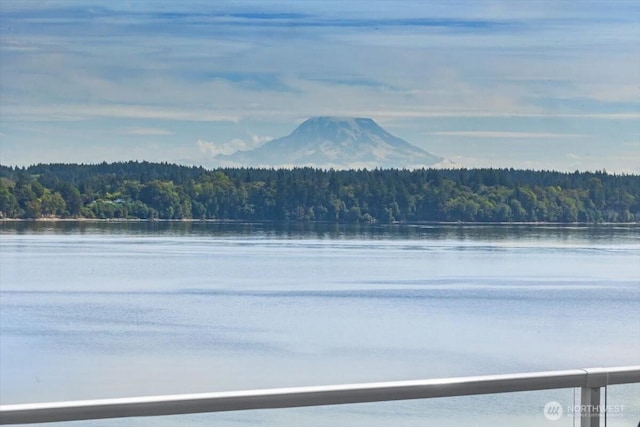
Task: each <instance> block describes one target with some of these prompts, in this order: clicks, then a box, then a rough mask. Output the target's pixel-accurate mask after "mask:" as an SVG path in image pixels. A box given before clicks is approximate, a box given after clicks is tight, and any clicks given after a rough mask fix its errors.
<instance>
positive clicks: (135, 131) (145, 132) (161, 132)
mask: <svg viewBox="0 0 640 427" xmlns="http://www.w3.org/2000/svg"><path fill="white" fill-rule="evenodd" d="M122 133H123V134H124V135H138V136H167V135H173V132H172V131H170V130H167V129H160V128H128V129H124V130H123V131H122Z"/></svg>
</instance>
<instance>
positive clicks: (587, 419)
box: [580, 387, 600, 427]
mask: <svg viewBox="0 0 640 427" xmlns="http://www.w3.org/2000/svg"><path fill="white" fill-rule="evenodd" d="M581 390H582V393H581V396H580V427H600V387H582V389H581Z"/></svg>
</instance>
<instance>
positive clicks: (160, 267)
mask: <svg viewBox="0 0 640 427" xmlns="http://www.w3.org/2000/svg"><path fill="white" fill-rule="evenodd" d="M0 233H1V234H0V239H1V240H0V296H1V299H0V309H1V311H0V314H1V317H0V398H1V401H2V403H19V402H35V401H52V400H68V399H88V398H102V397H122V396H136V395H148V394H175V393H183V392H184V393H187V392H206V391H218V390H241V389H252V388H272V387H283V386H298V385H320V384H335V383H352V382H370V381H386V380H403V379H420V378H437V377H449V376H464V375H477V374H492V373H510V372H525V371H541V370H555V369H574V368H580V367H592V366H618V365H634V364H635V365H637V364H640V228H638V227H573V228H571V227H543V226H536V227H533V226H493V227H491V226H483V227H476V226H474V227H471V226H389V227H341V226H322V225H307V226H295V225H293V226H282V225H280V226H275V225H259V224H216V223H186V224H185V223H97V224H96V223H94V224H90V223H82V224H75V223H57V224H46V223H38V224H21V223H4V224H0ZM573 392H574V391H573V390H557V391H544V392H530V393H513V394H504V395H489V396H477V397H461V398H452V399H431V400H423V401H411V402H393V403H383V404H362V405H345V406H336V407H323V408H306V409H292V410H271V411H253V412H237V413H228V414H206V415H197V416H181V417H162V418H155V419H127V420H124V421H123V420H114V421H104V422H96V423H92V425H145V426H147V425H217V426H218V425H219V426H249V425H269V426H298V425H305V426H307V425H308V426H326V425H330V424H332V425H336V426H340V425H342V426H388V425H402V426H459V425H478V426H494V425H504V426H513V425H532V426H533V425H543V426H544V425H549V426H571V425H572V423H573V420H572V419H571V418H570V417H568V416H566V417H563V418H562V419H561V420H559V421H555V422H551V421H547V420H546V419H545V418H544V416H543V415H542V407H543V406H544V404H545V403H546V402H548V401H550V400H557V401H559V402H561V403H562V404H563V405H570V404H571V403H572V400H573ZM608 399H609V403H616V404H624V405H625V409H624V414H623V415H621V416H617V417H613V418H610V419H609V420H608V425H612V426H615V425H621V426H623V425H628V426H635V425H637V423H638V420H639V419H640V388H639V387H637V386H616V387H611V388H610V389H609V394H608ZM71 425H78V423H74V424H71Z"/></svg>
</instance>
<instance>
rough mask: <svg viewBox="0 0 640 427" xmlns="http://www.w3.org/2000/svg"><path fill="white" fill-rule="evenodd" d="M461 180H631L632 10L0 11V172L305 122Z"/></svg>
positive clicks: (254, 134)
mask: <svg viewBox="0 0 640 427" xmlns="http://www.w3.org/2000/svg"><path fill="white" fill-rule="evenodd" d="M323 115H330V116H357V117H370V118H373V119H374V120H376V121H377V122H378V123H379V124H380V125H381V126H383V127H384V128H385V129H386V130H388V131H389V132H391V133H393V134H394V135H396V136H399V137H401V138H403V139H405V140H407V141H409V142H410V143H412V144H414V145H417V146H419V147H421V148H423V149H425V150H427V151H430V152H432V153H434V154H437V155H440V156H443V157H446V158H447V159H449V160H451V161H453V162H455V163H456V164H457V165H460V166H462V167H468V168H471V167H514V168H526V169H544V170H551V169H552V170H561V171H574V170H581V171H584V170H603V169H604V170H606V171H608V172H616V173H636V174H637V173H640V2H638V1H637V0H631V1H626V0H526V1H525V0H443V1H437V0H435V1H430V0H429V1H427V0H419V1H404V0H391V1H386V0H385V1H383V0H366V1H347V0H342V1H327V0H322V1H312V0H307V1H302V0H298V1H266V0H262V1H216V2H211V1H173V0H172V1H166V0H136V1H126V0H119V1H94V0H82V1H71V0H58V1H36V0H20V1H14V0H1V1H0V163H1V164H3V165H18V166H27V165H30V164H35V163H51V162H56V163H60V162H63V163H70V162H74V163H98V162H102V161H107V162H111V161H126V160H147V161H167V162H171V163H181V164H196V165H204V166H206V167H213V166H215V164H216V160H215V156H216V155H217V154H220V153H225V154H229V153H231V152H233V151H236V150H247V149H251V148H254V147H257V146H258V145H260V144H263V143H265V142H266V141H269V140H270V139H273V138H276V137H280V136H285V135H287V134H289V133H290V132H292V131H293V130H294V129H295V127H296V126H297V125H298V124H300V123H301V122H302V121H304V120H305V119H307V118H308V117H311V116H323Z"/></svg>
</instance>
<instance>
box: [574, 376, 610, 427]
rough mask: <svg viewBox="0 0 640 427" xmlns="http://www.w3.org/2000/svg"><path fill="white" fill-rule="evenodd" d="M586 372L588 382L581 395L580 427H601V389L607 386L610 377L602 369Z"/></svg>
mask: <svg viewBox="0 0 640 427" xmlns="http://www.w3.org/2000/svg"><path fill="white" fill-rule="evenodd" d="M584 371H585V372H586V373H587V380H586V381H585V385H584V386H582V388H581V393H580V427H600V412H601V411H600V410H601V409H602V405H601V404H600V389H601V388H602V387H606V386H607V384H608V382H609V375H608V373H607V372H606V369H602V368H591V369H584Z"/></svg>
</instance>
